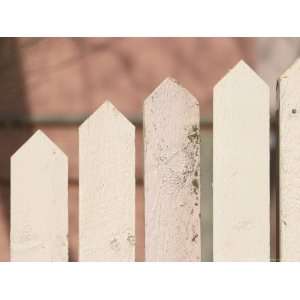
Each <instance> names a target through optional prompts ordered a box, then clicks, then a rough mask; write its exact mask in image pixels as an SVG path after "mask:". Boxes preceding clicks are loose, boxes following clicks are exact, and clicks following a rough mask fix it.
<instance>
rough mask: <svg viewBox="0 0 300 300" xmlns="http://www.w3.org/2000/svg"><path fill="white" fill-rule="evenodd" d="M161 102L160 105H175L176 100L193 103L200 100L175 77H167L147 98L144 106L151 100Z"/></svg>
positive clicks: (196, 103) (195, 103)
mask: <svg viewBox="0 0 300 300" xmlns="http://www.w3.org/2000/svg"><path fill="white" fill-rule="evenodd" d="M156 101H157V102H159V104H158V105H174V104H175V102H177V101H179V102H183V103H191V105H198V100H197V99H196V98H195V97H194V96H193V95H192V94H191V93H190V92H189V91H188V90H187V89H186V88H184V87H183V86H182V85H180V84H179V83H178V81H177V80H176V79H174V78H171V77H167V78H166V79H165V80H163V81H162V82H161V84H160V85H159V86H158V87H157V88H156V89H155V90H154V91H153V92H152V93H151V94H150V95H149V96H148V97H147V98H146V99H145V101H144V106H147V105H148V103H149V102H151V103H152V102H156Z"/></svg>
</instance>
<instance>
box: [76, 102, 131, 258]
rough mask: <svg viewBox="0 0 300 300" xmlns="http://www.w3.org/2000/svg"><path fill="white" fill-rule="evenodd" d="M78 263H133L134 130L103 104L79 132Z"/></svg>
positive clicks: (119, 115)
mask: <svg viewBox="0 0 300 300" xmlns="http://www.w3.org/2000/svg"><path fill="white" fill-rule="evenodd" d="M79 183H80V186H79V190H80V192H79V259H80V261H133V260H134V259H135V128H134V126H133V125H132V124H131V123H130V122H129V121H128V120H127V119H126V118H125V117H124V116H123V115H122V114H121V113H120V112H119V111H118V110H117V109H116V108H115V107H114V106H113V105H112V104H111V103H110V102H108V101H107V102H105V103H104V104H103V105H102V106H101V107H100V108H99V109H98V110H97V111H96V112H95V113H94V114H93V115H92V116H90V117H89V118H88V119H87V120H86V121H85V122H84V123H83V124H82V125H81V126H80V129H79Z"/></svg>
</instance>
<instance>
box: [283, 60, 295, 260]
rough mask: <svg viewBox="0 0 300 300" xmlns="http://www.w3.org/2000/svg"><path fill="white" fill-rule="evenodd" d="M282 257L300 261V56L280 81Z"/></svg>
mask: <svg viewBox="0 0 300 300" xmlns="http://www.w3.org/2000/svg"><path fill="white" fill-rule="evenodd" d="M278 97H279V100H280V129H279V141H280V152H279V153H280V154H279V155H280V157H279V161H280V163H279V172H280V174H279V175H280V176H279V178H280V185H279V187H280V188H279V196H280V260H281V261H300V60H297V61H296V62H295V63H294V64H293V65H292V66H291V67H290V68H289V69H288V70H287V71H286V72H285V73H284V74H283V75H282V76H281V77H280V80H279V82H278Z"/></svg>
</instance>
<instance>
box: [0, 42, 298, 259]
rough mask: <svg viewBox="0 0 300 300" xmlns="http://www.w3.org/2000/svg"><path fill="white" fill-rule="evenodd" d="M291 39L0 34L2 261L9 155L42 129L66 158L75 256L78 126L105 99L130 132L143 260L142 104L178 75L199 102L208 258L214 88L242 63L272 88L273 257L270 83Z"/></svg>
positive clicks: (291, 47) (289, 57)
mask: <svg viewBox="0 0 300 300" xmlns="http://www.w3.org/2000/svg"><path fill="white" fill-rule="evenodd" d="M299 53H300V39H298V38H0V261H8V260H9V193H10V191H9V186H10V179H9V178H10V156H11V155H12V154H13V153H14V152H15V151H16V150H17V149H18V148H19V147H20V146H21V145H22V144H23V143H24V142H25V141H26V140H27V139H28V138H29V137H30V136H31V135H32V134H33V133H34V132H35V131H36V130H37V129H42V130H43V131H44V132H45V133H46V134H47V135H48V136H49V137H50V138H51V139H52V140H53V141H54V142H55V143H56V144H57V145H58V146H59V147H60V148H61V149H62V150H63V151H64V152H65V153H66V154H67V156H68V157H69V227H70V229H69V230H70V234H69V248H70V249H69V253H70V260H71V261H76V260H78V221H77V218H78V131H77V129H78V126H79V125H80V124H81V123H82V122H83V121H84V120H85V119H86V118H87V116H88V115H89V114H91V113H92V112H93V111H94V110H95V109H96V108H98V107H99V106H100V105H101V104H102V103H103V102H104V101H105V100H107V99H108V100H110V101H111V102H112V103H113V104H114V105H115V106H116V107H117V108H118V109H119V110H120V111H121V112H122V113H123V114H124V115H125V116H126V117H127V118H128V119H129V120H131V121H132V122H133V123H134V124H135V125H136V127H137V130H136V177H137V178H136V182H137V188H136V208H137V210H136V215H137V222H136V260H137V261H143V260H144V228H143V227H144V211H143V210H144V200H143V143H142V133H143V128H142V106H143V100H144V99H145V98H146V97H147V95H149V94H150V93H151V92H152V91H153V89H154V88H155V87H157V85H159V84H160V82H161V81H162V80H164V79H165V78H166V77H174V78H176V79H177V80H178V81H179V82H180V83H181V84H182V85H183V86H184V87H186V88H187V89H188V90H189V91H190V92H191V93H192V94H194V96H196V97H197V98H198V100H199V102H200V106H201V118H202V121H201V135H202V136H201V143H202V144H201V167H202V169H201V206H202V207H201V208H202V211H203V212H204V213H203V219H202V240H203V249H202V259H203V260H206V261H210V260H212V190H211V184H212V182H211V179H212V91H213V86H214V85H215V84H216V83H217V82H218V81H219V80H220V79H221V78H222V77H223V76H224V75H225V74H226V73H227V72H228V70H229V69H230V68H232V67H233V66H234V65H235V64H236V63H237V62H238V61H239V60H241V59H243V60H244V61H245V62H247V63H248V64H249V65H250V66H251V67H252V68H253V69H254V70H256V72H257V73H258V74H259V75H260V76H261V77H262V78H263V79H264V80H265V81H266V82H267V83H268V84H269V86H270V88H271V104H270V112H271V115H272V135H271V142H270V145H271V150H272V152H271V186H272V189H271V193H272V195H271V198H272V201H271V207H272V214H271V224H272V230H271V233H272V245H271V246H272V251H271V252H272V253H271V254H272V259H273V260H275V259H276V255H277V254H276V251H277V241H278V239H277V237H276V234H275V228H276V226H277V225H276V211H277V210H276V191H275V188H274V180H275V176H274V175H275V169H276V166H275V151H274V150H275V145H276V118H275V115H276V110H277V103H276V100H275V88H276V79H277V78H278V77H279V76H280V75H281V74H282V72H283V71H284V70H285V69H286V68H287V67H288V66H289V65H290V64H291V63H292V62H293V61H294V60H295V59H296V58H297V57H298V55H299Z"/></svg>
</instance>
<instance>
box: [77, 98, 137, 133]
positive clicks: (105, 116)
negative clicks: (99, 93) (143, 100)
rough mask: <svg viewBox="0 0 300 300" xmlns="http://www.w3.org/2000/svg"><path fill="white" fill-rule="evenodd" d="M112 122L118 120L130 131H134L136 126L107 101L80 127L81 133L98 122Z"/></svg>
mask: <svg viewBox="0 0 300 300" xmlns="http://www.w3.org/2000/svg"><path fill="white" fill-rule="evenodd" d="M99 119H100V120H101V121H103V122H104V123H106V121H110V120H111V119H118V120H119V121H120V122H121V123H122V122H123V123H124V125H126V127H128V128H129V129H130V130H134V129H135V126H134V125H133V124H132V123H131V122H130V121H129V120H128V119H127V118H126V117H125V116H124V115H123V114H122V113H121V112H120V111H119V110H118V109H117V108H116V107H115V106H114V105H113V104H112V103H111V102H110V101H109V100H105V101H104V102H103V104H102V105H100V106H99V107H98V108H97V109H96V110H95V111H94V112H93V113H92V114H91V115H90V116H89V117H88V118H87V119H86V120H85V121H84V122H83V123H82V124H81V125H80V126H79V131H82V130H84V129H85V128H87V127H88V126H90V125H91V124H96V123H98V120H99Z"/></svg>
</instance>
